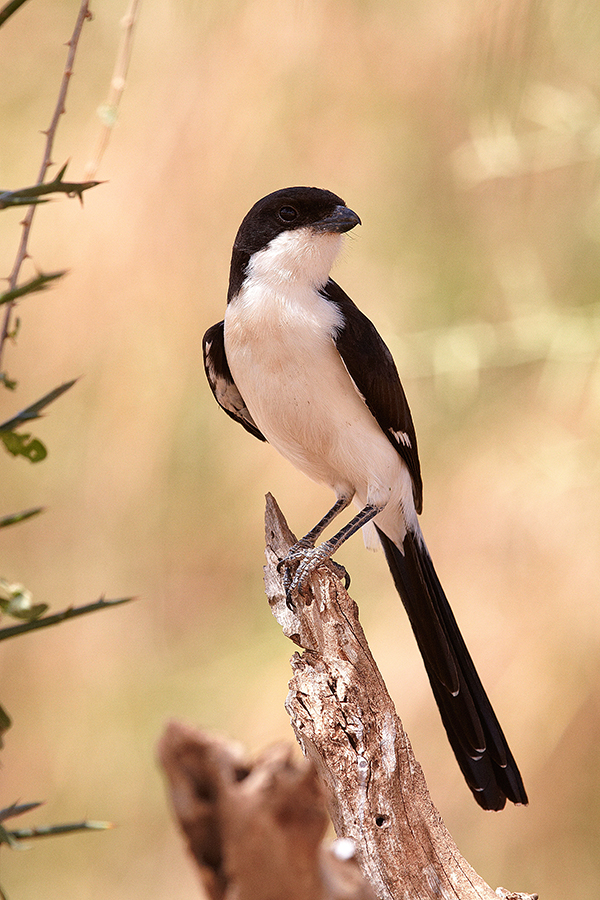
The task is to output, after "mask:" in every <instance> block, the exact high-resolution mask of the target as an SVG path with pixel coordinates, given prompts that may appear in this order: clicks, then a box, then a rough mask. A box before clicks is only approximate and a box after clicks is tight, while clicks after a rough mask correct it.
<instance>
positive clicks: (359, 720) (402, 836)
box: [265, 495, 536, 900]
mask: <svg viewBox="0 0 600 900" xmlns="http://www.w3.org/2000/svg"><path fill="white" fill-rule="evenodd" d="M294 542H295V537H294V535H293V534H292V533H291V532H290V530H289V528H288V526H287V523H286V521H285V519H284V517H283V514H282V513H281V510H280V509H279V507H278V506H277V504H276V502H275V500H274V499H273V497H271V495H268V496H267V509H266V544H267V547H266V556H267V565H266V566H265V586H266V592H267V596H268V598H269V603H270V605H271V609H272V612H273V614H274V615H275V617H276V619H277V620H278V622H279V623H280V624H281V626H282V628H283V631H284V633H285V634H286V635H287V637H289V638H290V639H291V640H292V641H294V643H295V644H297V645H298V646H300V647H302V648H303V649H304V652H303V653H302V654H299V653H295V654H294V657H293V659H292V669H293V677H292V679H291V681H290V685H289V687H290V690H289V694H288V698H287V701H286V708H287V710H288V712H289V713H290V716H291V721H292V727H293V729H294V731H295V733H296V738H297V740H298V742H299V743H300V746H301V747H302V749H303V752H304V754H305V755H306V757H307V758H308V759H309V760H311V761H312V762H313V764H314V766H315V768H316V770H317V773H318V775H319V778H320V780H321V783H322V784H323V786H324V789H325V793H326V802H327V806H328V808H329V812H330V814H331V818H332V820H333V824H334V828H335V831H336V834H337V835H338V836H339V837H344V838H350V839H351V840H352V841H353V842H354V845H355V846H356V848H357V854H358V859H359V862H360V865H361V868H362V870H363V873H364V875H365V877H366V879H367V881H368V882H369V884H371V886H372V887H373V889H374V891H375V894H376V895H377V897H379V898H380V900H401V898H402V900H404V898H406V897H410V898H413V900H434V898H435V900H438V898H440V897H443V898H444V900H492V898H494V900H498V896H499V894H497V893H496V892H494V891H493V890H492V888H490V887H489V885H487V884H486V883H485V881H484V880H483V879H482V878H480V876H479V875H478V874H477V873H476V872H475V871H474V869H473V868H472V867H471V866H470V865H469V864H468V862H467V861H466V860H465V859H463V857H462V856H461V854H460V852H459V850H458V848H457V846H456V844H455V843H454V841H453V839H452V837H451V835H450V834H449V832H448V830H447V829H446V827H445V825H444V823H443V821H442V819H441V817H440V815H439V813H438V811H437V810H436V808H435V807H434V805H433V803H432V802H431V798H430V796H429V792H428V790H427V785H426V783H425V778H424V776H423V772H422V770H421V767H420V765H419V764H418V762H417V761H416V760H415V757H414V755H413V751H412V747H411V745H410V741H409V739H408V736H407V735H406V733H405V731H404V729H403V727H402V723H401V721H400V719H399V718H398V716H397V714H396V710H395V708H394V704H393V702H392V700H391V698H390V696H389V694H388V692H387V689H386V687H385V684H384V682H383V679H382V677H381V675H380V673H379V670H378V669H377V666H376V664H375V661H374V659H373V657H372V655H371V652H370V650H369V647H368V645H367V641H366V639H365V635H364V632H363V630H362V628H361V625H360V622H359V620H358V608H357V606H356V604H355V603H354V601H353V600H352V599H351V598H350V597H349V595H348V593H347V592H346V591H345V590H344V587H343V585H342V584H341V582H340V581H339V579H338V578H337V577H336V573H335V569H334V567H333V566H332V565H331V564H326V565H324V566H322V567H321V568H320V569H319V570H318V571H317V573H316V574H315V576H314V577H313V581H312V584H311V592H310V597H309V598H308V599H306V600H305V601H304V602H303V601H301V600H299V601H298V606H297V609H296V610H295V611H294V612H292V611H291V610H290V609H289V608H288V607H287V606H286V602H285V594H284V589H283V584H282V576H281V574H280V573H279V572H278V571H277V564H278V563H279V561H280V560H282V559H283V558H284V557H285V556H286V554H287V552H288V550H289V548H290V546H291V545H292V544H293V543H294ZM504 896H508V897H510V896H518V897H521V898H522V900H534V898H535V896H536V895H527V894H524V895H510V894H508V893H507V892H505V894H504Z"/></svg>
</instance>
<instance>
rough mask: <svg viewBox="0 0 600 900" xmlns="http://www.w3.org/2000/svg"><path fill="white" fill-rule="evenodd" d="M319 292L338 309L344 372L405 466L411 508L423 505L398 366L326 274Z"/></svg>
mask: <svg viewBox="0 0 600 900" xmlns="http://www.w3.org/2000/svg"><path fill="white" fill-rule="evenodd" d="M322 293H323V295H324V296H325V297H326V298H327V299H328V300H329V301H331V302H332V303H335V304H336V306H337V307H338V308H339V309H340V310H341V312H342V316H343V319H344V325H343V327H342V328H341V329H339V330H338V331H337V332H336V334H335V335H334V341H335V345H336V347H337V350H338V352H339V354H340V356H341V358H342V360H343V361H344V365H345V366H346V369H347V370H348V374H349V375H350V377H351V378H352V380H353V382H354V384H355V385H356V388H357V390H358V391H359V393H360V394H361V396H362V398H363V400H364V401H365V403H366V404H367V406H368V407H369V409H370V411H371V413H372V414H373V416H374V417H375V419H376V420H377V422H378V424H379V426H380V428H381V430H382V431H383V433H384V434H385V436H386V437H387V439H388V440H389V441H390V443H391V444H392V445H393V446H394V448H395V449H396V450H397V451H398V453H399V454H400V456H401V457H402V459H403V460H404V462H405V463H406V465H407V467H408V471H409V472H410V476H411V478H412V483H413V496H414V501H415V508H416V510H417V512H418V513H420V512H421V510H422V507H423V482H422V479H421V466H420V464H419V454H418V450H417V437H416V434H415V428H414V425H413V421H412V416H411V414H410V409H409V406H408V401H407V399H406V395H405V393H404V388H403V387H402V384H401V383H400V378H399V376H398V370H397V369H396V365H395V363H394V360H393V358H392V354H391V353H390V351H389V350H388V348H387V346H386V344H385V343H384V341H383V339H382V338H381V336H380V335H379V333H378V331H377V329H376V328H375V326H374V325H373V323H372V322H371V321H370V319H368V318H367V317H366V316H365V315H364V313H362V312H361V311H360V309H359V308H358V307H357V306H356V304H355V303H353V302H352V300H351V299H350V297H348V295H347V294H346V293H344V291H343V290H342V289H341V287H340V286H339V285H338V284H336V282H335V281H332V279H331V278H330V279H329V281H328V282H327V284H326V285H325V287H324V288H323V290H322Z"/></svg>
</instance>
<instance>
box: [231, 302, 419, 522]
mask: <svg viewBox="0 0 600 900" xmlns="http://www.w3.org/2000/svg"><path fill="white" fill-rule="evenodd" d="M228 325H229V326H230V327H228ZM232 325H233V327H231V326H232ZM265 327H267V328H269V329H270V330H271V333H270V334H269V335H265V334H264V332H263V333H261V335H260V337H257V339H256V341H254V340H253V339H252V333H250V334H249V333H248V330H247V329H246V330H245V331H244V335H243V340H241V339H240V335H239V334H238V333H237V329H236V328H235V320H234V319H233V320H232V322H230V323H228V322H227V318H226V324H225V346H226V353H227V359H228V362H229V366H230V368H231V373H232V375H233V378H234V381H235V383H236V385H237V387H238V389H239V391H240V393H241V395H242V397H243V398H244V401H245V403H246V405H247V407H248V409H249V411H250V413H251V415H252V418H253V419H254V421H255V422H256V424H257V426H258V428H259V429H260V430H261V432H262V433H263V434H264V436H265V437H266V438H267V440H268V441H269V443H271V444H272V445H273V446H274V447H275V448H276V449H277V450H278V451H279V452H280V453H281V454H282V456H284V457H286V458H287V459H288V460H289V461H290V462H291V463H293V464H294V465H295V466H296V467H297V468H298V469H300V470H301V471H303V472H304V473H305V474H306V475H308V477H309V478H311V479H313V480H314V481H317V482H320V483H323V484H327V485H329V486H330V487H331V488H332V489H333V490H334V491H335V492H336V494H337V495H338V496H341V495H356V499H357V500H358V501H359V502H360V503H361V504H362V505H365V504H367V503H374V504H377V505H381V506H384V505H386V504H387V503H388V502H389V501H390V500H391V501H394V502H393V504H392V505H394V506H396V507H398V506H400V507H404V505H405V503H408V505H409V506H410V505H412V485H411V481H410V476H409V474H408V470H407V469H406V466H405V465H404V462H403V461H402V459H401V457H400V456H399V454H398V453H397V451H396V450H395V449H394V447H393V446H392V444H391V443H390V441H388V439H387V438H386V437H385V435H384V433H383V432H382V430H381V428H380V427H379V425H378V423H377V421H376V420H375V418H374V417H373V415H372V414H371V412H370V411H369V409H368V407H367V406H366V405H365V402H364V400H363V399H362V397H361V395H360V394H359V392H358V391H357V389H356V387H355V385H354V382H353V381H352V379H351V378H350V376H349V374H348V372H347V370H346V367H345V366H344V363H343V361H342V359H341V357H340V355H339V353H338V352H337V349H336V347H335V344H334V343H333V340H332V338H331V337H330V335H329V334H327V335H324V334H322V333H316V332H315V329H314V327H313V326H311V325H310V324H307V326H306V327H305V328H303V327H302V322H295V323H294V328H293V329H289V328H277V327H274V326H273V323H272V320H271V322H269V323H266V324H265Z"/></svg>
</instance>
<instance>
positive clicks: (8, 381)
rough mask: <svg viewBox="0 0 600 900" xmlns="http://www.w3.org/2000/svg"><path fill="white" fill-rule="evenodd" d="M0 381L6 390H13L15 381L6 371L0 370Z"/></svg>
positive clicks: (15, 384)
mask: <svg viewBox="0 0 600 900" xmlns="http://www.w3.org/2000/svg"><path fill="white" fill-rule="evenodd" d="M0 382H1V383H2V384H3V385H4V387H5V388H6V389H7V390H8V391H14V390H15V388H16V386H17V382H16V381H13V380H12V378H9V377H8V375H7V374H6V372H0Z"/></svg>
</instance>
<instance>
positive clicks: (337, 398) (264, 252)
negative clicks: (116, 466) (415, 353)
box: [203, 186, 528, 810]
mask: <svg viewBox="0 0 600 900" xmlns="http://www.w3.org/2000/svg"><path fill="white" fill-rule="evenodd" d="M360 224H362V223H361V220H360V218H359V216H358V215H357V214H356V213H355V212H354V211H353V210H352V209H350V208H349V207H347V206H346V204H345V202H344V201H343V200H342V199H341V198H340V197H338V196H337V195H336V194H334V193H332V192H331V191H328V190H324V189H321V188H315V187H301V186H298V187H290V188H284V189H281V190H277V191H274V192H273V193H270V194H268V195H267V196H265V197H263V198H262V199H261V200H259V201H258V202H257V203H255V204H254V206H252V208H251V209H250V211H249V212H248V213H247V215H246V216H245V217H244V219H243V220H242V223H241V225H240V227H239V230H238V232H237V235H236V238H235V241H234V244H233V250H232V255H231V266H230V274H229V289H228V294H227V306H226V310H225V315H224V318H223V320H222V321H221V322H218V323H217V324H215V325H213V326H212V327H211V328H209V329H208V330H207V332H206V334H205V335H204V338H203V355H204V367H205V371H206V375H207V378H208V382H209V385H210V388H211V390H212V392H213V394H214V397H215V399H216V401H217V403H218V404H219V406H220V407H221V408H222V409H223V410H224V411H225V412H226V413H227V415H228V416H230V417H231V418H232V419H234V420H235V421H237V422H238V423H239V424H240V425H242V426H243V428H245V430H246V431H247V432H249V433H250V434H252V435H253V436H254V437H256V438H258V439H259V440H261V441H267V442H268V443H270V444H272V445H273V447H274V448H275V449H276V450H277V451H279V453H280V454H281V455H282V456H284V457H285V458H286V459H287V460H289V461H290V462H291V463H292V464H293V465H294V466H295V467H296V468H297V469H299V470H300V471H302V472H304V473H305V475H307V476H308V477H309V478H310V479H312V480H313V481H316V482H318V483H321V484H324V485H327V486H329V487H330V488H331V489H332V490H333V492H334V494H335V503H334V504H333V506H332V507H331V509H330V510H329V511H328V512H327V513H326V514H325V515H324V516H323V518H322V519H321V520H320V521H319V522H318V523H317V524H316V525H315V526H314V528H312V529H311V530H310V531H309V532H308V534H306V535H305V536H304V537H303V538H301V539H300V540H299V541H298V542H297V544H295V545H294V547H292V549H291V551H290V554H289V555H288V557H286V559H285V560H283V563H284V566H285V571H286V572H288V573H289V572H291V571H292V570H295V572H294V574H293V577H292V576H291V575H290V574H288V576H287V581H286V582H285V583H286V589H287V594H288V598H290V599H291V598H293V597H294V596H298V594H302V593H303V592H304V591H305V590H306V587H307V584H308V581H309V580H310V576H311V573H312V572H313V571H314V570H315V568H316V567H318V566H319V565H320V564H321V563H322V562H324V561H325V560H328V559H330V558H331V557H332V555H333V554H334V553H335V552H336V551H337V549H338V548H339V547H340V546H341V544H342V543H344V542H345V541H346V540H347V539H348V538H349V537H350V536H351V535H353V534H354V533H355V532H357V531H358V530H359V529H361V528H362V529H363V536H364V539H365V543H366V544H367V546H368V547H375V546H377V545H381V546H382V547H383V551H384V554H385V557H386V560H387V563H388V566H389V569H390V571H391V574H392V578H393V581H394V584H395V587H396V589H397V591H398V593H399V595H400V598H401V600H402V603H403V605H404V607H405V609H406V612H407V614H408V618H409V621H410V624H411V626H412V630H413V632H414V635H415V638H416V641H417V645H418V648H419V650H420V652H421V655H422V658H423V662H424V665H425V669H426V672H427V675H428V678H429V682H430V684H431V687H432V690H433V694H434V698H435V700H436V703H437V706H438V709H439V712H440V715H441V719H442V723H443V725H444V728H445V731H446V734H447V737H448V739H449V742H450V745H451V747H452V750H453V751H454V755H455V757H456V760H457V762H458V765H459V767H460V769H461V771H462V773H463V775H464V778H465V780H466V782H467V785H468V787H469V788H470V789H471V791H472V793H473V795H474V797H475V800H476V801H477V803H478V804H479V805H480V806H481V807H482V808H483V809H491V810H500V809H503V808H504V806H505V804H506V801H507V800H510V801H511V802H512V803H515V804H517V805H519V804H526V803H527V802H528V800H527V794H526V791H525V787H524V784H523V780H522V778H521V774H520V772H519V769H518V767H517V764H516V762H515V759H514V757H513V755H512V753H511V751H510V748H509V746H508V743H507V740H506V738H505V736H504V733H503V731H502V728H501V727H500V724H499V722H498V719H497V717H496V715H495V713H494V710H493V709H492V705H491V703H490V700H489V699H488V696H487V694H486V692H485V689H484V687H483V685H482V683H481V680H480V678H479V676H478V674H477V671H476V669H475V665H474V663H473V661H472V658H471V656H470V654H469V651H468V649H467V647H466V645H465V642H464V640H463V638H462V635H461V633H460V631H459V628H458V625H457V622H456V619H455V617H454V614H453V613H452V610H451V608H450V605H449V602H448V600H447V598H446V595H445V593H444V590H443V588H442V585H441V583H440V581H439V579H438V576H437V574H436V571H435V568H434V565H433V562H432V559H431V556H430V554H429V551H428V549H427V546H426V544H425V541H424V538H423V534H422V531H421V528H420V525H419V519H418V516H419V514H420V513H421V511H422V506H423V482H422V477H421V468H420V462H419V455H418V450H417V438H416V434H415V428H414V425H413V420H412V415H411V412H410V409H409V405H408V401H407V399H406V395H405V392H404V388H403V387H402V384H401V381H400V377H399V375H398V371H397V368H396V365H395V363H394V360H393V358H392V355H391V353H390V351H389V349H388V347H387V346H386V344H385V343H384V341H383V339H382V338H381V336H380V335H379V333H378V331H377V329H376V328H375V326H374V325H373V323H372V322H371V321H370V319H368V318H367V316H366V315H365V314H364V313H363V312H361V310H360V309H359V308H358V306H356V304H355V303H354V302H353V301H352V300H351V299H350V297H349V296H348V295H347V294H346V293H345V292H344V291H343V290H342V288H341V287H340V286H339V285H338V284H337V283H336V282H335V281H333V279H332V278H331V277H330V272H331V269H332V266H333V264H334V262H335V260H336V258H337V256H338V254H339V252H340V250H341V247H342V243H343V240H344V235H345V234H346V233H347V232H349V231H351V229H353V228H355V227H356V226H357V225H360ZM352 502H354V504H355V505H356V506H357V507H358V509H359V511H358V512H357V514H356V515H355V516H354V517H353V518H351V519H350V520H349V521H348V522H347V524H346V525H344V526H343V527H342V528H341V529H340V530H339V531H338V532H337V533H336V534H335V535H334V536H333V537H332V538H330V539H329V540H325V541H322V542H321V543H317V541H318V540H319V538H320V537H321V535H322V533H323V532H324V530H325V529H326V528H327V526H329V525H330V524H331V523H332V522H333V521H334V519H336V518H337V516H339V515H340V513H342V512H343V511H344V510H345V509H346V508H347V507H348V506H350V504H351V503H352ZM292 602H293V599H292Z"/></svg>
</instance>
